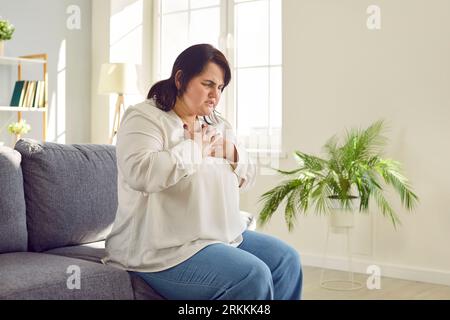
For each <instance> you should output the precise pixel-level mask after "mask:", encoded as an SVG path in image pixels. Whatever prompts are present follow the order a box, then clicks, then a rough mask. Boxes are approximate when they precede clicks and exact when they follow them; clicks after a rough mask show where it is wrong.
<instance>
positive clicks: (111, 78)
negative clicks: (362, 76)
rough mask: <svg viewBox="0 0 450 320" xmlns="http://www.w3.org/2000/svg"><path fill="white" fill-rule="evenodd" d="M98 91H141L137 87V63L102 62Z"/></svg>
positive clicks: (123, 92)
mask: <svg viewBox="0 0 450 320" xmlns="http://www.w3.org/2000/svg"><path fill="white" fill-rule="evenodd" d="M98 92H99V93H100V94H108V93H118V94H135V93H139V90H138V88H137V72H136V65H134V64H128V63H104V64H102V68H101V71H100V81H99V86H98Z"/></svg>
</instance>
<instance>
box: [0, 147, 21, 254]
mask: <svg viewBox="0 0 450 320" xmlns="http://www.w3.org/2000/svg"><path fill="white" fill-rule="evenodd" d="M20 161H21V156H20V153H18V152H17V151H15V150H13V149H11V148H8V147H3V146H0V253H3V252H15V251H26V250H27V225H26V215H25V214H26V212H25V198H24V195H23V180H22V169H21V168H20Z"/></svg>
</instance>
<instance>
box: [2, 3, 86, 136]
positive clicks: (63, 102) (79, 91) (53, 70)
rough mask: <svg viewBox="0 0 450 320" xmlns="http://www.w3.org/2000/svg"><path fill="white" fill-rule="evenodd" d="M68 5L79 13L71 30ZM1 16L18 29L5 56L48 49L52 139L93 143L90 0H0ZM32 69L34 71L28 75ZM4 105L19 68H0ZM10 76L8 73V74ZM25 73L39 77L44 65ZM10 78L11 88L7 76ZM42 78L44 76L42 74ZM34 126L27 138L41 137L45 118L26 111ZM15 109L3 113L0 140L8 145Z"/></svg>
mask: <svg viewBox="0 0 450 320" xmlns="http://www.w3.org/2000/svg"><path fill="white" fill-rule="evenodd" d="M70 5H76V6H78V7H79V8H80V12H81V29H80V30H69V29H68V28H67V27H66V21H67V19H68V18H69V16H70V14H67V13H66V10H67V8H68V7H69V6H70ZM0 16H1V17H2V18H4V19H8V20H10V22H11V23H13V24H14V25H15V27H16V31H15V34H14V36H13V39H12V40H10V41H8V42H7V44H6V46H7V47H6V53H5V54H6V55H7V56H19V55H28V54H34V53H47V54H48V59H49V61H48V62H49V64H48V75H49V78H48V79H49V115H48V135H47V140H48V141H58V142H62V143H64V142H66V143H83V142H89V141H90V102H91V101H90V92H91V77H90V74H91V63H90V62H91V59H90V55H91V41H90V40H91V1H90V0H70V1H69V0H38V1H36V0H16V1H10V0H0ZM28 70H30V73H28V74H26V72H28ZM0 73H1V75H0V77H1V78H0V79H2V89H1V91H0V104H2V105H5V103H6V104H9V100H10V98H11V97H10V94H11V92H12V89H13V83H14V81H15V80H16V69H9V70H8V69H7V68H5V67H2V68H1V69H0ZM7 74H10V75H9V76H8V75H7ZM24 77H31V78H36V79H38V78H39V77H41V73H40V69H37V70H36V69H34V68H28V67H27V68H26V69H25V70H24ZM5 79H7V80H8V81H7V82H8V85H6V86H8V87H6V86H5V87H4V86H3V84H4V83H6V82H3V80H5ZM39 79H40V78H39ZM23 117H24V118H25V119H26V120H27V122H28V123H30V124H31V126H32V131H31V132H30V133H29V134H28V135H27V136H26V137H29V138H34V139H42V121H41V119H42V116H41V114H40V113H39V114H37V113H23ZM12 121H17V114H16V113H4V112H2V113H0V124H1V125H0V129H1V130H0V141H4V142H6V143H7V144H9V143H10V142H11V141H12V140H11V138H12V137H11V136H10V135H9V134H8V133H7V130H6V128H7V123H9V122H12Z"/></svg>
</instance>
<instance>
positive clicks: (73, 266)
mask: <svg viewBox="0 0 450 320" xmlns="http://www.w3.org/2000/svg"><path fill="white" fill-rule="evenodd" d="M78 276H79V278H78V279H79V282H78V280H77V278H76V277H78ZM0 283H1V285H0V299H14V300H28V299H32V300H55V299H60V300H65V299H80V300H87V299H89V300H97V299H102V300H103V299H106V300H116V299H120V300H128V299H129V300H131V299H133V298H134V295H133V290H132V287H131V282H130V277H129V274H128V273H127V272H125V271H122V270H119V269H117V268H113V267H110V266H106V265H102V264H99V263H93V262H89V261H84V260H79V259H73V258H67V257H61V256H56V255H51V254H44V253H34V252H19V253H6V254H0ZM78 284H79V286H78Z"/></svg>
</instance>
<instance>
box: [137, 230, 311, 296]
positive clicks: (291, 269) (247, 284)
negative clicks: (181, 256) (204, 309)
mask: <svg viewBox="0 0 450 320" xmlns="http://www.w3.org/2000/svg"><path fill="white" fill-rule="evenodd" d="M243 238H244V240H243V242H242V243H241V244H240V245H239V247H238V248H234V247H231V246H228V245H225V244H221V243H216V244H212V245H209V246H207V247H205V248H203V249H202V250H200V251H199V252H197V253H196V254H195V255H194V256H192V257H191V258H189V259H188V260H186V261H184V262H182V263H180V264H178V265H176V266H175V267H172V268H170V269H167V270H163V271H159V272H135V273H136V274H137V275H139V276H140V277H142V278H143V279H144V280H145V281H146V282H147V283H148V284H149V285H150V286H151V287H152V288H153V289H155V290H156V291H157V292H158V293H159V294H160V295H162V296H164V297H165V298H167V299H170V300H273V299H275V300H298V299H300V296H301V289H302V269H301V264H300V257H299V255H298V253H297V251H296V250H295V249H293V248H292V247H290V246H289V245H287V244H286V243H284V242H283V241H281V240H279V239H277V238H275V237H272V236H269V235H265V234H262V233H258V232H254V231H245V232H244V233H243Z"/></svg>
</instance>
